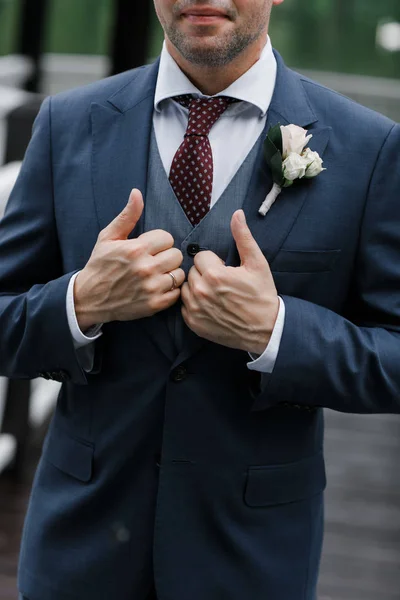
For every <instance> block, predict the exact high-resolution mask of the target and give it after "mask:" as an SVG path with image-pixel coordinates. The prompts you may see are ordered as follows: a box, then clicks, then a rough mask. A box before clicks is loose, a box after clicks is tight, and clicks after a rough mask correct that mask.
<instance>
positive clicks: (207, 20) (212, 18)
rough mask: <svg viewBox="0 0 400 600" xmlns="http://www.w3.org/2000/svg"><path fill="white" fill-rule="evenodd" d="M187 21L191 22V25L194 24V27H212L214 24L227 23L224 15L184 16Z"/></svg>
mask: <svg viewBox="0 0 400 600" xmlns="http://www.w3.org/2000/svg"><path fill="white" fill-rule="evenodd" d="M183 16H184V17H185V19H187V20H188V21H189V23H193V24H194V25H211V24H214V23H219V22H221V21H226V17H223V16H222V15H183Z"/></svg>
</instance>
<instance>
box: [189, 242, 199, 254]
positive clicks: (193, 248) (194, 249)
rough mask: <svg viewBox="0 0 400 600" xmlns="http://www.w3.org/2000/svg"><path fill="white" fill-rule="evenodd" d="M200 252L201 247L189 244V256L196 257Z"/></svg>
mask: <svg viewBox="0 0 400 600" xmlns="http://www.w3.org/2000/svg"><path fill="white" fill-rule="evenodd" d="M198 252H200V246H199V245H198V244H189V245H188V247H187V253H188V254H189V256H196V254H197V253H198Z"/></svg>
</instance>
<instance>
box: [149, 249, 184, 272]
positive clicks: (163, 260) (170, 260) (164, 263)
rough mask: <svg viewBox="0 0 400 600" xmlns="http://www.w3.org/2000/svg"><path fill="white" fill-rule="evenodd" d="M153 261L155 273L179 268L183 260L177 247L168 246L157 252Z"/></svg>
mask: <svg viewBox="0 0 400 600" xmlns="http://www.w3.org/2000/svg"><path fill="white" fill-rule="evenodd" d="M153 261H154V266H155V269H156V272H157V273H162V274H163V273H168V271H173V270H174V269H179V267H180V266H181V264H182V262H183V254H182V252H181V251H180V250H178V248H169V249H168V250H164V251H163V252H159V253H158V254H157V255H156V256H155V257H154V258H153Z"/></svg>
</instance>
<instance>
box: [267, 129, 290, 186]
mask: <svg viewBox="0 0 400 600" xmlns="http://www.w3.org/2000/svg"><path fill="white" fill-rule="evenodd" d="M282 151H283V141H282V132H281V126H280V124H279V123H278V125H275V126H274V127H271V128H270V130H269V131H268V134H267V137H266V138H265V140H264V157H265V160H266V162H267V164H268V166H269V168H270V169H271V172H272V179H273V181H274V183H276V184H277V185H279V186H280V187H283V185H284V183H285V178H284V176H283V170H282V162H283V159H282Z"/></svg>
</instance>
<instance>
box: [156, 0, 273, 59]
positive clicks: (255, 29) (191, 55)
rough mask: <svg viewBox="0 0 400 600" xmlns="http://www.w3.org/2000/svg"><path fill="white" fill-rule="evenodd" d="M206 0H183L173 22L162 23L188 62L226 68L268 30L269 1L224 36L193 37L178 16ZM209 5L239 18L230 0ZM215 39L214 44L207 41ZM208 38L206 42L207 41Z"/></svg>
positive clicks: (214, 1)
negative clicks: (185, 32)
mask: <svg viewBox="0 0 400 600" xmlns="http://www.w3.org/2000/svg"><path fill="white" fill-rule="evenodd" d="M203 1H204V0H199V1H198V2H197V1H196V0H181V1H180V2H177V3H176V4H175V6H174V10H173V19H172V21H171V23H163V28H164V32H165V34H166V35H167V37H168V38H169V40H170V42H171V43H172V45H173V46H175V48H176V49H177V50H178V52H179V53H180V54H181V55H182V56H183V58H185V60H187V61H188V62H190V63H192V64H195V65H198V66H203V67H223V66H226V65H228V64H229V63H230V62H232V61H233V60H234V59H235V58H236V57H237V56H238V55H239V54H241V53H242V52H243V51H244V50H245V49H246V48H247V47H248V46H250V44H252V43H253V42H255V41H256V40H257V39H258V38H259V37H260V36H261V35H262V34H263V33H264V31H265V30H266V27H267V25H268V21H269V11H268V10H266V4H268V2H267V0H266V3H265V4H264V6H263V7H261V8H259V9H258V11H256V13H254V14H252V15H250V16H249V18H248V20H247V22H246V23H244V24H243V25H242V27H241V28H236V29H233V30H232V31H230V32H228V33H225V34H223V35H221V36H212V35H206V34H205V35H204V36H203V37H199V38H197V40H194V39H192V38H191V37H190V36H188V35H186V34H184V33H183V32H182V31H181V30H180V29H179V19H180V18H181V17H180V16H179V15H180V13H181V11H182V10H184V9H186V8H190V7H194V6H196V4H199V5H201V4H202V3H203ZM207 6H208V7H211V8H215V9H220V10H223V11H224V12H225V13H226V15H227V18H228V19H230V20H231V21H233V22H234V21H235V20H236V19H237V12H236V10H235V9H234V8H232V5H231V2H230V1H229V0H212V1H211V0H209V1H208V2H207ZM210 38H212V42H211V44H210V43H208V40H210ZM205 40H207V42H206V41H205Z"/></svg>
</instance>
